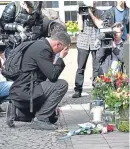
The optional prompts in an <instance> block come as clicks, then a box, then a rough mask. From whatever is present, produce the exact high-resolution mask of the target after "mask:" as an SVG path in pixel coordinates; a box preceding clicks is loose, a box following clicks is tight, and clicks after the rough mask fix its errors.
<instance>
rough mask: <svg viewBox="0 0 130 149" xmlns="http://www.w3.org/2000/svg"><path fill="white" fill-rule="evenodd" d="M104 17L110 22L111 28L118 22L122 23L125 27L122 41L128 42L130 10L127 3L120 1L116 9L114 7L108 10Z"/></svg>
mask: <svg viewBox="0 0 130 149" xmlns="http://www.w3.org/2000/svg"><path fill="white" fill-rule="evenodd" d="M104 17H105V19H106V21H107V22H108V25H109V27H111V26H112V25H113V24H114V23H116V22H120V23H122V24H123V26H124V31H123V35H122V39H123V40H124V41H125V40H127V34H128V27H127V26H128V19H129V9H128V7H127V6H126V2H125V1H120V0H118V1H117V5H116V7H115V6H114V7H112V8H110V9H109V10H106V12H105V13H104Z"/></svg>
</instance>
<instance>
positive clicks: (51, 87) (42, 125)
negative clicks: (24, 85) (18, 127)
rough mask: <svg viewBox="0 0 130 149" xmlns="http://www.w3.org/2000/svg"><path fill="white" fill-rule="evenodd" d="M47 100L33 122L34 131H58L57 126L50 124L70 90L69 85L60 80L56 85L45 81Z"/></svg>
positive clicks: (43, 86) (44, 87)
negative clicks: (50, 119)
mask: <svg viewBox="0 0 130 149" xmlns="http://www.w3.org/2000/svg"><path fill="white" fill-rule="evenodd" d="M41 85H42V89H43V94H44V98H45V102H44V104H43V105H42V106H41V108H40V110H39V111H37V112H36V114H35V119H34V121H32V128H34V129H48V130H50V129H56V127H55V125H53V124H51V123H49V117H51V116H52V115H53V114H54V112H55V109H56V108H57V106H58V104H59V103H60V101H61V100H62V98H63V97H64V95H65V94H66V92H67V90H68V83H67V82H66V81H65V80H58V81H57V82H55V83H52V82H50V81H45V82H42V83H41Z"/></svg>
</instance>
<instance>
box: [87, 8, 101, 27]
mask: <svg viewBox="0 0 130 149" xmlns="http://www.w3.org/2000/svg"><path fill="white" fill-rule="evenodd" d="M102 13H103V12H102ZM89 14H90V16H91V18H92V20H93V22H94V24H95V25H96V26H97V27H98V28H102V27H103V21H102V20H101V19H98V18H97V17H95V16H94V15H93V13H92V11H91V9H89ZM102 15H103V14H102ZM99 17H100V18H101V16H99Z"/></svg>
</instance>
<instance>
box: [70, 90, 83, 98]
mask: <svg viewBox="0 0 130 149" xmlns="http://www.w3.org/2000/svg"><path fill="white" fill-rule="evenodd" d="M80 97H81V92H79V91H76V92H75V93H74V94H73V95H72V98H80Z"/></svg>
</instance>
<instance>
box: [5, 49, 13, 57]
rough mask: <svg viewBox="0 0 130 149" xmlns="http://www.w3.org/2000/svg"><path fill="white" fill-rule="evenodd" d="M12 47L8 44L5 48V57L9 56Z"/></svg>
mask: <svg viewBox="0 0 130 149" xmlns="http://www.w3.org/2000/svg"><path fill="white" fill-rule="evenodd" d="M11 49H12V48H11V47H9V46H6V48H5V58H7V57H8V55H9V53H10V51H11Z"/></svg>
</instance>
